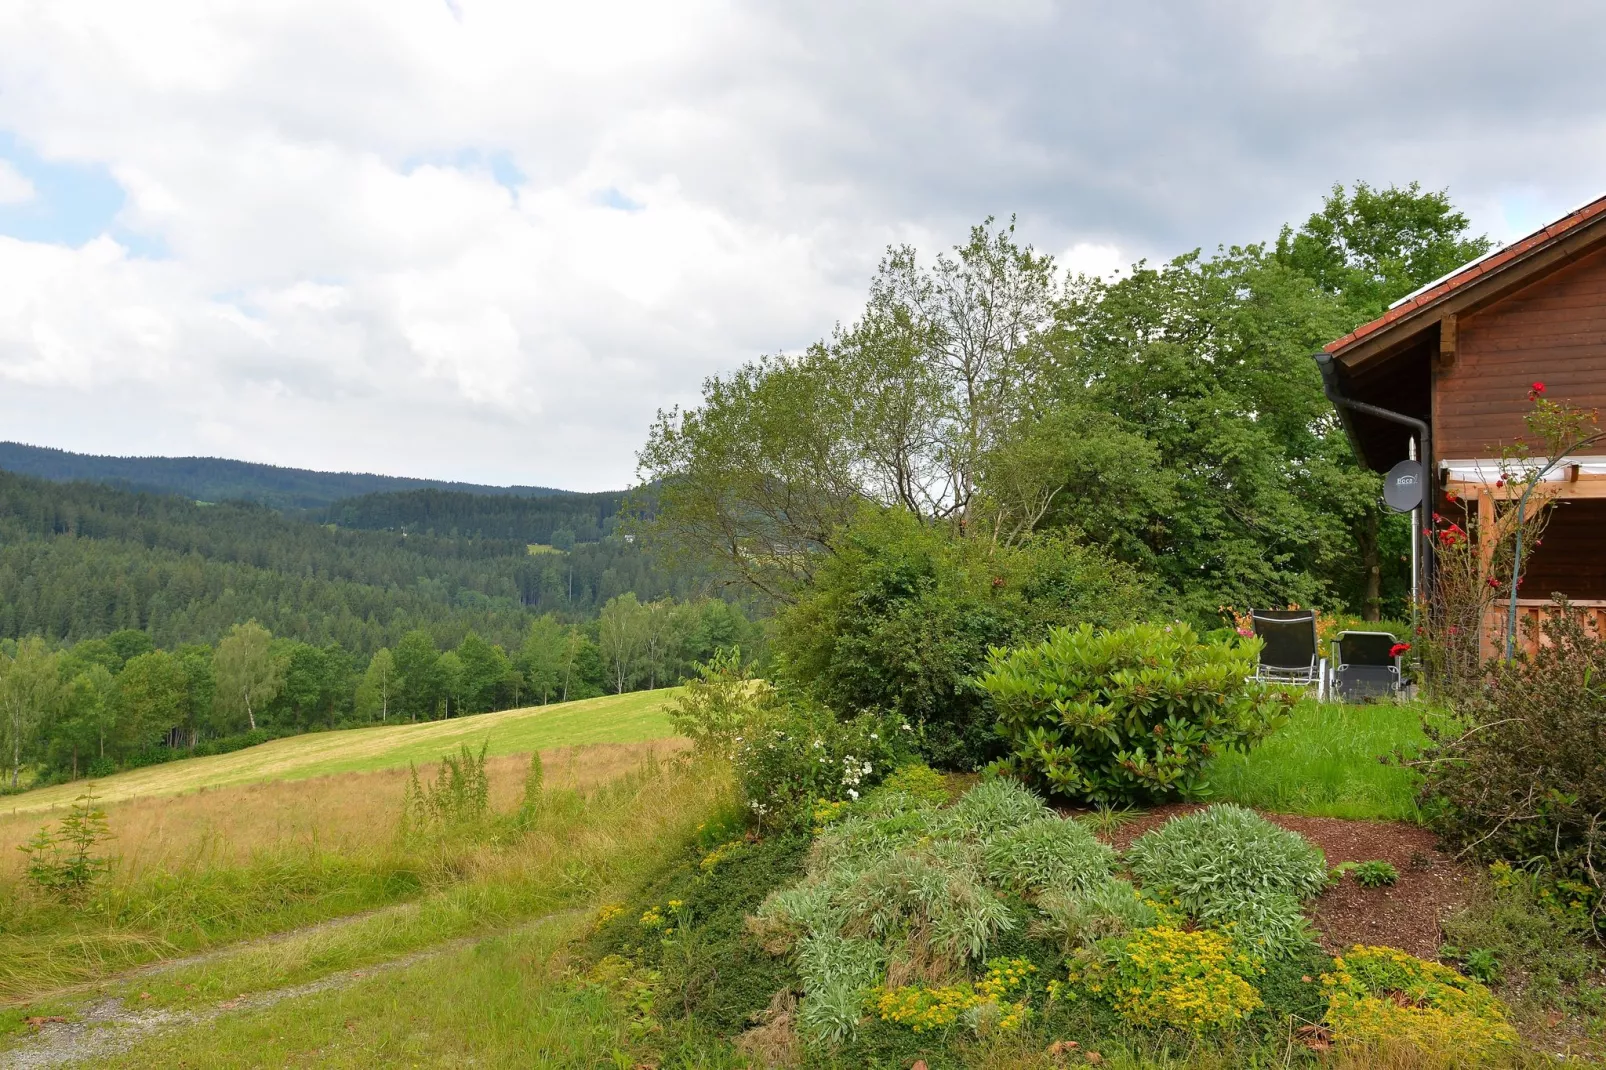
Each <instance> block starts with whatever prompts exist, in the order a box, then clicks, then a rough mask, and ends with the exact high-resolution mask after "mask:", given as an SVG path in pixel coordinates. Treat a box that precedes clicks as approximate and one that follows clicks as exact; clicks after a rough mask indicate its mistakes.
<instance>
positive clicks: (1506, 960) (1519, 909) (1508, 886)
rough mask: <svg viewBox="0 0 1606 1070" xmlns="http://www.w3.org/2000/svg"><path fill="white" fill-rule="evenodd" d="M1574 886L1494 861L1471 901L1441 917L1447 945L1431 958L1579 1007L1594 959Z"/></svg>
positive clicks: (1546, 1001) (1585, 907)
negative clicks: (1459, 965) (1445, 960)
mask: <svg viewBox="0 0 1606 1070" xmlns="http://www.w3.org/2000/svg"><path fill="white" fill-rule="evenodd" d="M1578 891H1579V889H1578V888H1577V887H1576V886H1572V887H1569V888H1563V887H1558V886H1557V885H1556V884H1555V883H1554V882H1552V881H1548V880H1545V879H1544V878H1542V877H1539V876H1536V875H1535V874H1532V873H1527V872H1525V871H1523V870H1520V869H1513V868H1512V867H1511V866H1508V865H1506V864H1504V863H1496V864H1495V865H1493V866H1491V867H1490V872H1489V879H1488V881H1486V882H1484V883H1482V884H1481V885H1480V887H1479V888H1478V890H1477V893H1476V894H1475V895H1474V896H1473V897H1472V899H1471V901H1470V902H1469V903H1468V904H1467V905H1466V906H1465V907H1463V908H1462V909H1461V910H1458V911H1456V912H1455V913H1454V914H1451V915H1450V916H1449V917H1447V918H1445V919H1444V923H1443V925H1444V935H1445V937H1446V938H1447V939H1448V940H1449V943H1447V944H1446V945H1445V946H1444V947H1442V948H1440V949H1439V955H1440V957H1441V958H1445V959H1453V960H1456V961H1459V962H1460V963H1461V965H1462V968H1463V969H1464V970H1465V971H1466V973H1467V974H1468V975H1469V976H1472V977H1475V978H1477V979H1478V980H1480V981H1484V982H1486V983H1493V982H1495V981H1509V982H1511V983H1512V985H1513V988H1514V989H1515V990H1516V991H1519V992H1520V993H1521V994H1522V998H1523V1000H1524V1001H1525V1002H1532V1003H1536V1004H1538V1005H1539V1006H1541V1007H1544V1008H1546V1009H1549V1008H1553V1007H1559V1008H1561V1009H1563V1010H1568V1011H1577V1010H1583V1009H1584V1008H1582V1007H1579V1006H1577V1004H1578V1002H1579V999H1578V997H1579V996H1581V995H1584V996H1585V997H1586V998H1588V997H1587V995H1586V993H1585V990H1586V989H1587V988H1589V987H1590V986H1591V985H1592V983H1593V982H1595V981H1596V980H1597V979H1598V978H1599V977H1600V972H1599V971H1600V968H1601V965H1602V960H1601V955H1600V952H1599V945H1598V944H1596V943H1595V941H1594V940H1592V939H1591V936H1592V932H1591V925H1590V903H1589V902H1588V901H1587V900H1585V899H1581V898H1578V897H1577V894H1576V893H1577V892H1578Z"/></svg>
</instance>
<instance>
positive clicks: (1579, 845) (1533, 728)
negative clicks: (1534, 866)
mask: <svg viewBox="0 0 1606 1070" xmlns="http://www.w3.org/2000/svg"><path fill="white" fill-rule="evenodd" d="M1562 601H1563V605H1562V611H1561V612H1560V613H1558V615H1557V616H1555V617H1553V618H1552V619H1550V620H1548V621H1546V623H1545V625H1544V635H1545V638H1546V639H1548V642H1547V643H1542V644H1541V645H1540V646H1539V649H1538V652H1537V653H1536V654H1534V655H1533V656H1531V657H1529V656H1523V657H1519V658H1518V659H1517V660H1516V661H1515V662H1514V663H1511V664H1505V663H1500V664H1496V665H1495V666H1493V667H1492V675H1491V677H1490V681H1489V685H1488V687H1487V689H1486V691H1485V694H1484V697H1483V700H1482V701H1481V702H1480V703H1478V704H1476V705H1472V706H1469V707H1468V708H1467V709H1463V710H1461V711H1460V712H1461V713H1462V714H1463V716H1464V717H1465V718H1466V719H1467V720H1468V721H1470V723H1468V724H1454V725H1443V724H1437V725H1436V724H1429V725H1427V726H1426V727H1427V730H1428V735H1429V737H1430V739H1431V740H1432V745H1431V746H1430V747H1429V748H1428V751H1427V752H1426V753H1425V754H1424V755H1423V759H1424V761H1423V765H1422V768H1423V769H1424V770H1425V771H1426V776H1425V779H1424V782H1423V785H1422V798H1423V800H1424V810H1425V812H1426V813H1427V815H1428V820H1429V824H1430V825H1431V826H1432V827H1433V829H1434V830H1435V831H1437V832H1438V833H1439V834H1440V835H1441V836H1442V837H1444V839H1445V840H1446V841H1447V842H1448V843H1450V844H1452V845H1454V846H1457V847H1463V848H1469V849H1470V850H1471V852H1472V854H1473V855H1474V856H1475V857H1477V858H1480V859H1482V860H1484V861H1495V860H1499V859H1505V860H1508V861H1511V862H1515V863H1522V864H1526V863H1528V862H1529V861H1530V860H1532V859H1542V860H1544V862H1545V863H1546V864H1547V865H1548V866H1549V867H1550V868H1551V869H1552V870H1553V871H1554V873H1555V875H1557V876H1560V877H1568V878H1572V879H1575V880H1579V881H1583V882H1586V883H1589V884H1591V885H1593V887H1594V889H1595V891H1596V892H1599V891H1600V890H1602V889H1601V880H1600V878H1599V877H1598V876H1597V874H1598V873H1599V871H1600V870H1599V865H1600V863H1599V860H1600V859H1601V858H1602V857H1606V823H1602V822H1601V820H1600V815H1601V814H1602V813H1603V812H1606V762H1602V761H1601V760H1600V755H1601V754H1602V753H1603V752H1606V688H1602V687H1601V681H1602V680H1606V643H1603V642H1602V641H1601V640H1600V639H1598V638H1596V637H1594V636H1592V635H1590V634H1589V633H1588V632H1586V631H1585V629H1584V625H1583V622H1582V620H1581V619H1580V617H1579V615H1578V613H1577V611H1576V610H1573V609H1571V608H1570V607H1566V606H1565V602H1564V600H1562Z"/></svg>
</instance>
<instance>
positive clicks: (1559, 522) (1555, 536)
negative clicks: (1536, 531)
mask: <svg viewBox="0 0 1606 1070" xmlns="http://www.w3.org/2000/svg"><path fill="white" fill-rule="evenodd" d="M1524 556H1525V557H1527V561H1528V565H1527V568H1525V569H1524V570H1523V577H1522V594H1523V597H1525V598H1537V599H1547V598H1549V597H1550V596H1551V595H1552V594H1556V593H1558V592H1559V593H1561V594H1564V595H1566V596H1567V597H1568V598H1572V599H1575V600H1588V601H1595V600H1601V601H1606V501H1603V500H1601V499H1598V498H1594V499H1585V500H1577V501H1564V502H1559V503H1557V504H1556V506H1555V508H1554V511H1553V512H1552V513H1551V514H1550V522H1549V523H1548V524H1546V525H1545V533H1544V536H1543V537H1542V538H1541V539H1540V540H1539V546H1538V547H1537V548H1535V549H1534V551H1533V554H1532V556H1528V555H1526V554H1525V555H1524Z"/></svg>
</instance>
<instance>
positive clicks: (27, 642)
mask: <svg viewBox="0 0 1606 1070" xmlns="http://www.w3.org/2000/svg"><path fill="white" fill-rule="evenodd" d="M62 691H63V689H62V684H61V673H60V664H59V657H58V655H57V654H56V653H55V652H53V651H51V650H50V649H49V648H48V647H46V646H45V642H44V640H43V639H40V638H38V637H33V638H28V639H24V640H23V641H22V642H20V643H18V644H17V648H16V653H14V654H11V655H7V654H5V653H4V652H3V651H0V732H3V733H4V735H0V743H3V744H4V745H5V749H6V750H7V751H8V752H9V753H8V755H7V757H9V758H10V759H11V786H12V787H16V786H17V784H18V781H19V778H20V777H21V775H22V761H23V758H24V756H25V755H27V754H28V753H29V751H30V748H31V747H32V746H33V743H34V740H35V737H36V736H37V735H38V733H39V729H40V728H41V727H42V726H43V724H44V723H45V722H46V720H47V719H49V718H51V717H52V716H53V715H54V714H55V713H56V711H57V708H58V706H59V705H60V703H61V699H62Z"/></svg>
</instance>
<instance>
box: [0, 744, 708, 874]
mask: <svg viewBox="0 0 1606 1070" xmlns="http://www.w3.org/2000/svg"><path fill="white" fill-rule="evenodd" d="M685 745H686V744H685V743H684V741H681V740H673V739H670V740H655V741H652V742H649V743H595V744H591V745H589V746H583V747H556V748H553V749H552V750H544V751H542V752H541V761H542V764H543V765H544V766H545V768H546V779H547V784H548V785H549V786H551V787H553V788H575V789H584V788H589V787H593V786H595V785H597V784H601V783H604V782H605V781H609V780H613V779H615V778H617V777H619V776H622V775H623V774H625V773H627V772H629V771H631V770H633V769H636V768H638V767H639V766H640V765H641V764H642V762H644V761H647V760H649V759H655V758H656V759H662V758H665V757H667V756H669V755H670V754H673V753H676V752H677V751H679V750H681V749H683V748H684V747H685ZM529 764H530V758H529V755H528V754H515V755H508V756H506V757H502V758H490V759H487V760H486V763H485V768H486V773H487V774H488V776H489V778H490V782H491V809H492V810H495V811H505V810H509V809H511V808H513V807H514V806H516V805H517V803H518V798H519V794H520V792H521V791H522V790H523V787H524V774H525V772H526V770H527V769H528V768H529ZM434 774H435V764H434V763H431V764H429V765H421V766H419V769H418V775H419V777H420V778H421V779H423V780H424V781H425V782H426V783H427V782H428V781H429V780H430V779H432V778H433V777H434ZM410 775H411V774H410V772H409V771H408V770H407V769H386V770H381V771H378V772H372V773H339V774H335V775H333V776H323V777H314V778H312V779H309V780H299V781H291V782H288V783H286V782H283V781H277V782H267V783H260V784H244V785H238V786H231V787H223V788H202V789H200V790H199V791H195V792H190V793H187V794H184V795H168V796H155V797H150V798H139V799H130V800H127V801H123V802H113V803H109V804H107V805H106V807H105V809H106V813H107V817H108V819H109V823H110V827H111V831H112V835H113V837H114V838H113V840H112V841H111V843H110V845H109V848H108V850H110V851H111V853H112V854H114V855H115V856H116V858H117V866H116V869H115V871H114V873H115V877H114V879H115V880H116V881H118V882H129V881H137V880H139V879H141V878H143V877H146V876H148V875H150V874H152V873H160V872H172V871H174V870H178V869H186V868H192V867H195V866H198V865H199V866H213V865H227V866H233V865H240V864H243V863H245V862H247V861H249V860H250V859H251V858H253V857H255V856H259V855H261V854H262V853H263V852H267V851H283V850H285V849H287V848H311V849H316V850H320V851H329V852H334V853H336V854H351V853H353V852H356V851H361V850H366V849H369V848H372V847H375V846H377V845H381V844H384V843H386V842H387V841H388V840H389V839H390V837H392V836H393V835H394V833H395V831H396V823H397V815H398V814H399V813H400V810H401V799H402V793H403V791H404V790H405V788H406V785H407V781H408V777H409V776H410ZM86 784H87V782H86ZM59 816H60V811H57V810H52V811H47V812H43V813H39V812H24V813H19V814H8V815H0V882H3V881H6V880H13V879H16V878H17V877H18V876H20V874H21V872H22V870H23V868H24V865H25V859H24V857H23V855H22V852H20V851H18V850H17V848H18V847H19V846H20V845H21V844H23V843H25V842H26V841H27V840H28V839H29V838H31V837H32V836H33V835H34V833H35V832H37V831H38V829H39V827H40V826H41V825H45V824H53V823H54V822H55V821H56V820H58V819H59Z"/></svg>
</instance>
